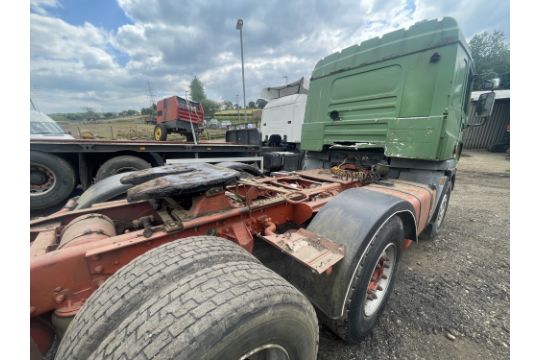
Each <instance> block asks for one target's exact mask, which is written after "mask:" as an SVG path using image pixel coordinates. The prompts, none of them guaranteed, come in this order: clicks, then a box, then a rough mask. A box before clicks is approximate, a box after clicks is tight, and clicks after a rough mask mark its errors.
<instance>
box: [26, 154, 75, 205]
mask: <svg viewBox="0 0 540 360" xmlns="http://www.w3.org/2000/svg"><path fill="white" fill-rule="evenodd" d="M74 187H75V171H73V168H72V167H71V165H70V164H69V163H68V162H67V161H65V160H64V159H62V158H61V157H59V156H56V155H53V154H46V153H42V152H39V151H31V152H30V209H31V210H43V209H46V208H49V207H51V206H54V205H57V204H59V203H61V202H62V201H65V200H66V199H67V198H68V197H69V195H70V194H71V192H72V191H73V188H74Z"/></svg>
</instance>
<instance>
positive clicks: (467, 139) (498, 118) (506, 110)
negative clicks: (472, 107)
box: [463, 98, 510, 150]
mask: <svg viewBox="0 0 540 360" xmlns="http://www.w3.org/2000/svg"><path fill="white" fill-rule="evenodd" d="M477 122H478V119H473V121H472V123H477ZM509 123H510V99H509V98H508V99H499V100H495V105H494V107H493V114H492V115H491V118H490V119H489V120H487V121H486V122H485V123H484V125H482V126H475V127H469V128H467V129H465V131H464V132H463V148H464V149H484V150H485V149H487V148H489V147H490V146H491V145H493V144H500V143H504V142H506V141H508V135H507V132H506V128H507V126H508V124H509Z"/></svg>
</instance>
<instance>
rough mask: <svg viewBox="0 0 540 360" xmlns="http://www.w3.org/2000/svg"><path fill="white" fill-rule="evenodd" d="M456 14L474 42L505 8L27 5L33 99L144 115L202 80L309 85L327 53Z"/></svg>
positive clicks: (428, 2) (255, 89)
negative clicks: (239, 24)
mask: <svg viewBox="0 0 540 360" xmlns="http://www.w3.org/2000/svg"><path fill="white" fill-rule="evenodd" d="M443 16H452V17H454V18H456V19H457V20H458V22H459V24H460V26H461V28H462V30H463V32H464V34H465V36H466V37H467V39H469V38H470V37H472V36H473V35H474V34H475V33H478V32H482V31H492V30H500V31H503V32H504V33H505V35H506V37H507V39H509V32H510V28H509V22H510V20H509V0H497V1H491V0H440V1H437V0H367V1H366V0H362V1H359V0H348V1H347V0H324V1H309V0H304V1H297V0H286V1H278V0H264V1H240V0H227V1H218V0H192V1H185V0H117V1H113V0H31V7H30V27H31V29H30V53H31V59H30V80H31V96H32V100H34V102H35V103H36V105H37V106H38V108H39V109H40V110H41V111H45V112H48V113H52V112H64V111H81V109H82V108H85V107H92V108H94V109H95V110H97V111H119V110H124V109H137V110H139V109H140V108H141V107H147V106H149V105H150V102H149V98H148V88H147V86H148V85H147V84H148V82H150V84H151V87H152V89H153V91H154V94H155V95H156V97H157V98H161V97H165V96H170V95H173V94H178V95H181V94H183V93H184V91H185V90H186V89H188V85H189V81H190V80H191V79H192V78H193V76H195V75H196V76H198V77H199V78H200V79H201V80H202V82H203V84H204V86H205V89H206V92H207V95H208V97H210V98H212V99H215V100H231V101H233V102H234V101H235V95H236V94H240V96H241V94H242V83H241V68H240V41H239V32H238V31H237V30H236V29H235V25H236V19H237V18H240V17H241V18H243V19H244V54H245V65H246V68H245V75H246V97H247V101H249V100H256V99H257V98H258V97H259V96H260V93H261V89H262V88H263V87H265V86H275V85H280V84H283V83H284V82H285V79H284V76H287V77H288V79H289V81H292V80H296V79H298V78H300V77H301V76H307V77H309V75H310V73H311V71H312V69H313V67H314V65H315V63H316V62H317V61H318V60H319V59H320V58H322V57H324V56H326V55H328V54H330V53H332V52H334V51H337V50H340V49H343V48H346V47H348V46H351V45H354V44H357V43H360V42H361V41H363V40H366V39H369V38H371V37H374V36H379V35H382V34H384V33H386V32H389V31H392V30H395V29H399V28H402V27H408V26H410V25H412V24H413V23H415V22H416V21H420V20H423V19H434V18H442V17H443Z"/></svg>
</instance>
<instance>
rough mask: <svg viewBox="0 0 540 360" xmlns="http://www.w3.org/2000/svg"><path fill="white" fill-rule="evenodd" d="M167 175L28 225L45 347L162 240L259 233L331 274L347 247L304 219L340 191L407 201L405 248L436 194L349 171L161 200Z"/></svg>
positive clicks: (35, 313) (36, 328) (241, 238)
mask: <svg viewBox="0 0 540 360" xmlns="http://www.w3.org/2000/svg"><path fill="white" fill-rule="evenodd" d="M207 166H209V167H211V165H207ZM156 169H159V168H154V169H150V170H148V174H147V175H152V174H153V173H154V174H155V172H156ZM230 171H232V170H230ZM158 172H159V171H158ZM179 173H181V171H180V172H179ZM176 174H178V172H177V173H176ZM171 176H174V175H171ZM225 177H226V176H225ZM141 179H142V180H141ZM163 179H164V178H161V179H159V178H158V179H153V180H151V181H147V180H148V178H145V175H144V174H143V176H142V177H139V179H135V183H134V184H137V181H139V184H138V185H135V186H134V187H133V188H132V189H131V190H130V192H131V193H130V192H128V200H129V201H128V200H118V201H111V202H107V203H101V204H97V205H94V206H92V207H91V208H89V209H84V210H74V211H60V212H58V213H56V214H53V215H51V216H49V217H46V218H41V219H37V220H34V221H32V222H31V228H30V237H31V247H30V255H31V263H30V279H31V281H30V316H31V326H30V327H31V336H32V339H33V341H34V342H35V344H36V345H37V347H38V348H39V349H40V351H41V352H42V353H44V352H45V351H46V350H47V349H48V347H49V346H50V345H51V343H52V341H53V339H54V333H55V332H54V328H53V327H52V326H51V323H50V321H51V317H53V316H54V317H55V318H70V317H72V316H74V315H75V314H76V313H77V312H78V310H79V309H80V308H81V306H83V304H84V302H85V301H86V299H88V297H89V296H91V295H92V293H93V292H94V291H95V290H96V289H97V288H98V287H99V286H100V285H101V284H102V283H103V282H104V281H105V280H107V278H108V277H110V276H111V275H112V274H114V273H115V272H116V271H117V270H118V269H120V268H121V267H122V266H124V265H126V264H127V263H129V262H130V261H131V260H133V259H134V258H136V257H137V256H139V255H141V254H143V253H145V252H146V251H148V250H150V249H152V248H155V247H158V246H160V245H162V244H164V243H167V242H171V241H175V240H178V239H181V238H185V237H189V236H194V235H216V236H220V237H223V238H226V239H229V240H231V241H233V242H235V243H237V244H238V245H239V246H241V247H243V248H244V249H246V250H248V251H250V252H252V251H253V248H254V239H260V240H262V241H266V242H267V243H269V244H271V245H272V246H274V247H275V248H277V249H279V250H281V253H282V254H285V255H283V256H284V257H285V258H290V257H292V258H294V259H296V260H297V262H298V263H299V264H301V266H303V267H305V268H306V269H310V270H311V273H313V274H315V275H314V276H319V277H328V276H330V274H331V273H332V271H333V268H335V266H337V265H339V264H338V262H340V261H341V260H342V259H343V258H344V256H345V254H346V252H347V251H348V249H347V248H345V247H346V246H344V245H342V244H339V242H335V241H334V240H335V239H330V238H328V237H325V236H322V235H320V234H317V233H314V232H312V231H309V230H308V229H306V225H307V224H308V223H309V221H310V220H311V219H312V218H313V217H314V215H315V214H316V213H317V212H318V211H319V210H320V209H322V208H323V207H324V206H325V205H326V204H328V202H330V201H331V200H332V199H334V198H336V196H338V195H339V194H341V193H343V192H344V191H347V190H348V189H353V188H359V187H362V188H363V189H364V190H366V191H369V192H374V193H378V194H382V195H384V196H389V197H393V198H399V199H400V200H401V201H405V202H406V203H407V204H409V206H410V209H411V211H410V212H411V213H412V215H413V221H412V222H411V224H412V225H411V226H414V229H413V231H412V232H409V233H407V234H406V236H407V238H408V239H407V240H406V241H405V243H404V245H410V243H411V241H412V240H413V239H414V238H415V237H416V234H418V233H420V232H421V231H422V229H423V228H424V227H425V226H426V224H427V223H428V221H429V217H430V214H431V211H432V208H433V206H434V205H433V203H434V201H435V191H434V190H433V189H431V188H430V187H428V186H427V185H424V184H418V183H412V182H407V181H401V180H385V181H383V182H372V183H369V184H366V183H367V182H369V181H367V178H366V177H362V176H360V177H354V176H351V177H348V176H345V177H344V176H339V175H336V174H334V173H332V172H331V170H321V169H315V170H305V171H299V172H296V173H289V174H284V175H280V176H274V177H264V178H247V179H236V178H235V179H234V181H232V182H228V183H227V184H223V183H222V184H219V181H218V182H217V185H215V186H209V187H207V188H205V189H204V190H203V191H199V192H196V193H191V194H190V195H189V196H183V197H182V196H180V197H178V196H175V195H174V194H168V193H164V194H162V196H161V197H159V198H155V197H154V198H152V196H148V192H152V186H154V187H155V186H161V189H163ZM128 180H129V179H128ZM142 181H146V182H144V183H142V184H141V183H140V182H142ZM160 181H161V182H160ZM165 185H170V184H165ZM165 187H166V186H165ZM132 190H133V191H132ZM378 196H379V195H378ZM365 211H369V209H365Z"/></svg>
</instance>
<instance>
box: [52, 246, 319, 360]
mask: <svg viewBox="0 0 540 360" xmlns="http://www.w3.org/2000/svg"><path fill="white" fill-rule="evenodd" d="M317 343H318V327H317V320H316V317H315V313H314V310H313V307H312V306H311V304H310V303H309V302H308V301H307V299H306V298H305V297H304V296H303V295H302V294H301V293H300V292H298V291H297V290H296V289H295V288H294V287H293V286H292V285H290V284H289V283H287V282H286V281H285V280H283V279H282V278H281V277H279V276H278V275H277V274H275V273H274V272H272V271H271V270H270V269H268V268H266V267H264V266H263V265H262V264H260V262H259V261H258V260H257V259H255V258H254V257H253V256H252V255H251V254H249V253H248V252H247V251H245V250H243V249H242V248H240V247H239V246H237V245H236V244H234V243H232V242H230V241H228V240H225V239H221V238H216V237H208V236H203V237H192V238H186V239H180V240H177V241H175V242H173V243H169V244H165V245H163V246H160V247H158V248H156V249H154V250H151V251H149V252H147V253H145V254H143V255H141V256H140V257H138V258H136V259H135V260H133V261H132V262H131V263H129V264H128V265H126V266H125V267H124V268H122V269H121V270H120V271H118V272H117V273H116V274H114V275H113V276H111V277H110V278H109V279H108V280H107V281H106V282H105V283H104V284H103V285H102V286H101V287H100V288H99V289H98V290H97V291H96V292H95V293H94V294H93V295H92V296H91V297H90V299H89V300H88V301H87V302H86V304H85V305H84V307H83V308H82V309H81V311H80V312H79V313H78V314H77V316H76V317H75V318H74V320H73V322H72V323H71V324H70V326H69V328H68V330H67V332H66V335H65V336H64V339H63V340H62V342H61V344H60V347H59V350H58V353H57V356H56V359H58V360H62V359H103V358H107V359H134V358H137V357H138V356H141V355H143V354H144V358H145V359H157V358H160V359H162V358H163V359H169V358H170V359H173V358H174V359H203V358H204V359H247V358H250V359H266V358H270V356H274V357H272V358H275V359H315V358H316V352H317ZM267 355H268V356H267ZM265 356H267V357H265Z"/></svg>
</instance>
